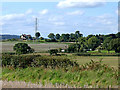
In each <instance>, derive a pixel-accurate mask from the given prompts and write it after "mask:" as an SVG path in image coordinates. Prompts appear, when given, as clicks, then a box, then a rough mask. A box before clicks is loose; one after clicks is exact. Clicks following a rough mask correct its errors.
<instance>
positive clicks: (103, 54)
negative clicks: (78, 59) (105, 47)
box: [72, 53, 120, 56]
mask: <svg viewBox="0 0 120 90" xmlns="http://www.w3.org/2000/svg"><path fill="white" fill-rule="evenodd" d="M72 55H74V56H120V53H116V54H115V53H114V54H111V53H110V54H108V53H107V54H105V53H74V54H72Z"/></svg>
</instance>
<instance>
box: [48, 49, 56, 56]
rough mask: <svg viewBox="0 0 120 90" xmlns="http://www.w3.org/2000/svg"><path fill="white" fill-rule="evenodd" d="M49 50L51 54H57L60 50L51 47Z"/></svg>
mask: <svg viewBox="0 0 120 90" xmlns="http://www.w3.org/2000/svg"><path fill="white" fill-rule="evenodd" d="M48 52H49V53H50V55H57V53H58V50H57V49H51V50H49V51H48Z"/></svg>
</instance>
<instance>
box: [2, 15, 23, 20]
mask: <svg viewBox="0 0 120 90" xmlns="http://www.w3.org/2000/svg"><path fill="white" fill-rule="evenodd" d="M24 16H25V14H8V15H4V16H0V17H1V19H2V20H11V19H15V18H21V17H24Z"/></svg>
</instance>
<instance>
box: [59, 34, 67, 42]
mask: <svg viewBox="0 0 120 90" xmlns="http://www.w3.org/2000/svg"><path fill="white" fill-rule="evenodd" d="M60 41H62V42H66V41H67V39H66V35H65V34H62V35H61V37H60Z"/></svg>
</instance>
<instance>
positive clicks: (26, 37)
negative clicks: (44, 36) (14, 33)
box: [20, 34, 33, 40]
mask: <svg viewBox="0 0 120 90" xmlns="http://www.w3.org/2000/svg"><path fill="white" fill-rule="evenodd" d="M20 38H21V39H22V40H33V38H32V36H31V35H26V34H22V35H21V36H20Z"/></svg>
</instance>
